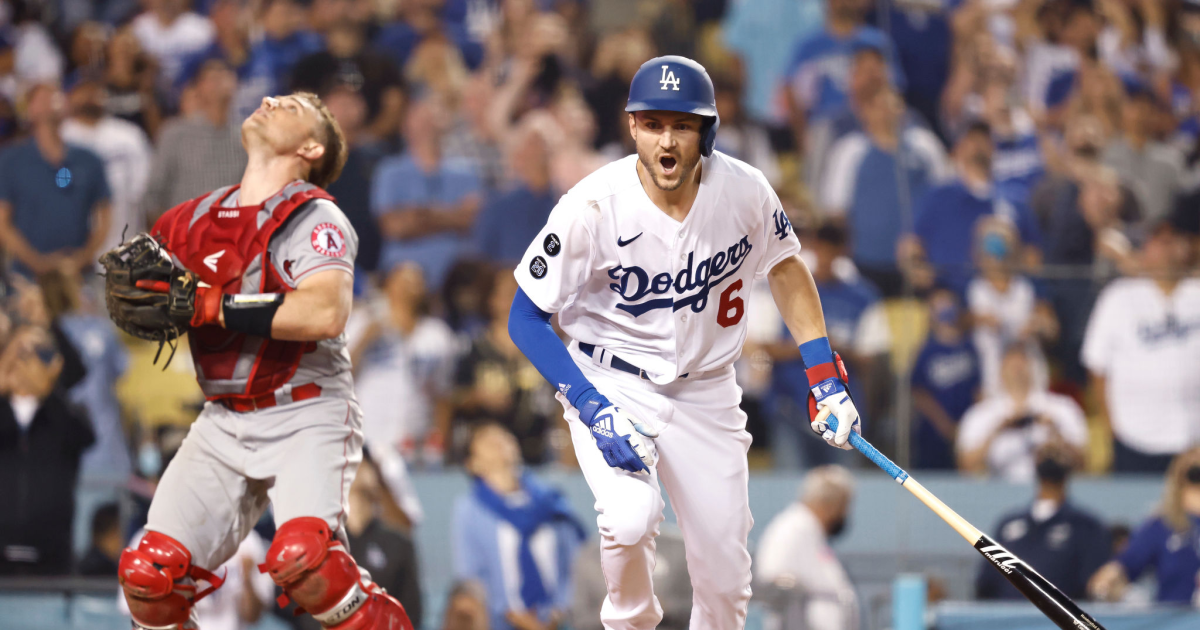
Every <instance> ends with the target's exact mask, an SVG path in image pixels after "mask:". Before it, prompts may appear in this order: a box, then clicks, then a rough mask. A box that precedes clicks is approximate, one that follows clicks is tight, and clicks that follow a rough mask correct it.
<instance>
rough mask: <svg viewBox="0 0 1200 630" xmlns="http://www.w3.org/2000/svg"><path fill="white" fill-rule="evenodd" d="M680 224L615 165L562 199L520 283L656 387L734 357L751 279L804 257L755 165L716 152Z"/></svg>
mask: <svg viewBox="0 0 1200 630" xmlns="http://www.w3.org/2000/svg"><path fill="white" fill-rule="evenodd" d="M701 159H702V164H703V166H702V171H701V179H700V190H699V192H698V194H697V195H696V200H695V202H694V203H693V204H692V209H691V211H690V212H689V213H688V215H687V217H686V218H685V219H684V220H683V221H682V222H679V221H676V220H674V219H672V218H671V217H669V216H667V215H666V213H664V212H663V211H662V210H659V209H658V207H657V206H655V205H654V203H653V202H652V201H651V200H650V198H649V197H648V196H647V195H646V192H645V190H643V189H642V184H641V181H640V180H639V179H638V175H637V169H636V164H637V160H638V157H637V156H636V155H631V156H628V157H626V158H623V159H620V160H617V161H615V162H613V163H611V164H608V165H607V166H604V167H603V168H601V169H599V170H597V171H596V172H594V173H592V174H591V175H589V176H587V177H586V178H584V180H583V181H581V182H579V184H577V185H576V186H575V187H574V188H572V189H571V190H570V191H569V192H567V194H566V195H563V197H562V199H561V200H559V202H558V205H557V206H555V208H554V211H553V212H551V213H550V219H549V220H548V221H547V222H546V226H545V227H544V228H542V231H541V233H539V234H538V236H537V238H536V239H534V242H533V243H531V244H530V246H529V249H528V250H526V252H525V256H524V258H522V260H521V264H520V265H518V266H517V269H516V272H515V274H516V277H517V282H518V283H519V284H520V285H521V288H522V289H523V290H524V291H525V293H526V294H527V295H528V296H529V298H530V299H531V300H533V303H534V304H537V306H538V307H539V308H541V309H542V310H544V311H547V312H550V313H555V312H557V313H559V320H558V321H559V325H560V326H562V328H563V330H564V331H565V332H566V333H567V334H568V335H570V336H571V337H572V338H573V339H575V340H577V341H579V342H581V343H590V344H594V345H596V346H598V347H601V348H604V349H605V350H608V351H609V352H612V353H613V354H614V355H615V356H617V357H620V358H621V359H624V360H626V361H628V362H630V363H632V364H634V365H636V366H638V367H640V368H642V369H643V370H645V371H646V372H647V376H648V377H649V378H650V380H652V381H653V382H655V383H658V384H665V383H669V382H671V381H673V380H675V379H676V378H678V377H679V376H680V375H681V374H688V373H692V374H695V373H698V372H706V371H709V370H715V369H717V368H721V367H725V366H727V365H730V364H732V363H733V362H734V361H735V360H737V358H738V355H739V354H740V353H741V351H742V343H743V342H744V341H745V338H746V328H747V327H746V322H747V318H746V308H747V305H748V303H749V299H748V298H749V295H750V290H751V286H752V284H753V282H754V281H755V280H758V279H761V278H763V277H765V276H766V274H767V272H768V271H770V269H771V268H772V267H773V266H774V265H775V264H776V263H778V262H779V261H781V260H783V259H784V258H787V257H788V256H792V255H794V254H796V253H797V252H799V251H800V241H799V240H797V239H796V235H795V234H794V233H793V232H792V226H791V223H789V222H788V219H787V216H786V215H785V214H784V212H783V206H782V205H780V203H779V198H778V197H776V195H775V192H774V191H773V190H772V189H771V186H770V184H768V183H767V180H766V178H765V177H763V174H762V173H761V172H759V171H758V170H757V169H755V168H753V167H751V166H749V165H747V164H745V163H744V162H741V161H739V160H736V159H733V158H731V157H729V156H727V155H724V154H722V153H720V152H718V151H714V152H713V154H712V155H711V156H710V157H707V158H701Z"/></svg>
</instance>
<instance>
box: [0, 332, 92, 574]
mask: <svg viewBox="0 0 1200 630" xmlns="http://www.w3.org/2000/svg"><path fill="white" fill-rule="evenodd" d="M62 368H63V358H62V356H61V355H60V354H59V352H58V350H57V349H56V347H55V343H54V339H53V337H52V336H51V335H50V333H49V332H47V331H46V330H45V329H44V328H40V327H37V326H29V325H27V326H24V327H21V328H18V329H17V330H16V331H15V332H14V333H13V334H12V336H11V338H10V339H9V340H8V345H7V346H6V347H5V348H4V350H3V353H0V395H3V399H2V400H0V505H4V506H7V507H6V509H4V510H2V511H0V575H65V574H67V573H70V571H71V566H72V558H71V524H72V522H74V514H75V486H76V482H77V480H78V472H79V462H80V459H81V458H82V455H83V451H84V450H85V449H86V448H87V447H89V446H91V444H92V442H93V441H94V440H95V436H94V435H93V433H92V427H91V425H90V423H89V422H88V419H87V416H86V415H84V414H83V413H81V412H80V411H79V410H77V409H76V408H75V407H73V406H71V405H70V404H69V402H68V400H67V398H66V396H65V394H64V392H62V391H61V389H60V388H58V387H56V381H57V380H58V378H59V374H60V373H61V372H62Z"/></svg>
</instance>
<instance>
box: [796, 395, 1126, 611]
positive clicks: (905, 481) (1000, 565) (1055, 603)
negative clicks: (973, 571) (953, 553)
mask: <svg viewBox="0 0 1200 630" xmlns="http://www.w3.org/2000/svg"><path fill="white" fill-rule="evenodd" d="M817 420H818V421H825V422H828V423H829V428H831V429H833V430H834V431H837V418H836V417H835V416H832V415H830V410H829V408H828V407H826V408H825V409H822V410H821V412H820V413H819V414H817ZM850 444H851V445H852V446H854V448H855V449H857V450H858V452H860V453H862V454H863V455H866V456H867V459H869V460H871V461H872V462H875V465H876V466H879V467H880V468H882V469H883V472H886V473H887V474H888V475H890V476H891V477H892V479H895V480H896V482H897V483H899V484H900V485H901V486H904V488H905V489H907V490H908V491H909V492H911V493H912V494H913V496H915V497H917V498H918V499H920V500H921V503H924V504H925V505H926V506H927V507H928V508H929V509H931V510H933V513H934V514H937V515H938V516H939V517H941V519H942V520H943V521H946V524H948V525H950V527H952V528H954V531H956V532H958V533H959V535H960V536H962V537H963V538H965V539H967V542H969V543H971V546H973V547H975V550H976V551H978V552H979V553H980V555H982V556H983V557H984V558H985V559H987V561H988V563H989V564H991V565H992V567H993V568H995V569H996V570H997V571H999V572H1000V573H1001V574H1003V575H1004V577H1005V579H1007V580H1008V581H1009V582H1010V583H1011V584H1012V585H1013V586H1015V587H1017V590H1018V591H1021V594H1022V595H1024V596H1025V598H1026V599H1028V600H1029V601H1031V602H1033V605H1034V606H1037V607H1038V609H1039V610H1041V611H1042V613H1043V614H1045V615H1046V616H1047V617H1049V618H1050V621H1053V622H1054V623H1055V625H1057V626H1058V627H1059V628H1063V630H1104V626H1102V625H1100V623H1099V622H1098V621H1096V620H1095V619H1093V618H1092V617H1091V615H1089V614H1087V613H1085V612H1083V610H1082V609H1080V608H1079V606H1078V605H1076V604H1075V602H1073V601H1071V598H1070V597H1067V596H1066V595H1065V594H1063V592H1062V591H1060V590H1058V587H1057V586H1055V585H1054V584H1051V583H1050V580H1047V579H1046V578H1044V577H1042V576H1041V574H1039V573H1038V572H1037V571H1034V570H1033V567H1031V566H1029V565H1028V564H1026V563H1025V561H1024V560H1021V559H1020V558H1018V557H1017V556H1016V555H1014V554H1013V553H1012V552H1011V551H1009V550H1007V549H1005V548H1004V547H1003V546H1002V545H1001V544H1000V543H998V542H996V541H995V540H993V539H992V538H991V537H990V536H988V535H987V534H985V533H983V532H981V531H979V529H977V528H976V527H975V526H974V525H972V524H970V523H969V522H967V519H965V518H963V517H961V516H959V515H958V513H957V512H955V511H954V510H952V509H950V506H948V505H946V504H945V503H942V501H941V499H939V498H937V497H936V496H934V495H933V493H932V492H930V491H929V490H926V489H925V486H922V485H921V484H920V483H918V482H917V480H916V479H913V478H912V477H911V476H909V474H908V473H907V472H905V471H904V469H903V468H900V467H899V466H897V465H896V464H895V462H893V461H892V460H890V459H888V458H887V456H886V455H884V454H883V453H880V452H879V450H878V449H876V448H875V447H874V446H872V445H871V443H870V442H868V441H867V440H866V439H865V438H863V436H861V435H859V434H857V433H851V434H850Z"/></svg>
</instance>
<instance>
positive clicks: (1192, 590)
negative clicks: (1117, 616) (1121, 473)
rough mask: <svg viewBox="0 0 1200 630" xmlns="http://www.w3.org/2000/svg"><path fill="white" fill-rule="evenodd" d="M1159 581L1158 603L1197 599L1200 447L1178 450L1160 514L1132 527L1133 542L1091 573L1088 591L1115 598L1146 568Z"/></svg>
mask: <svg viewBox="0 0 1200 630" xmlns="http://www.w3.org/2000/svg"><path fill="white" fill-rule="evenodd" d="M1151 568H1152V569H1153V570H1154V577H1155V578H1156V580H1157V581H1158V593H1157V595H1156V596H1155V598H1154V599H1155V601H1158V602H1160V603H1171V604H1183V605H1185V606H1190V605H1192V604H1193V603H1194V602H1195V597H1196V590H1197V579H1196V578H1197V575H1200V448H1193V449H1191V450H1190V451H1186V452H1184V453H1180V454H1179V455H1178V456H1177V457H1176V458H1175V460H1174V461H1173V462H1172V463H1171V467H1170V468H1169V469H1168V470H1167V478H1166V483H1165V484H1164V487H1163V503H1162V513H1161V514H1159V515H1158V516H1155V517H1154V518H1151V519H1150V520H1148V521H1146V522H1145V523H1143V524H1142V525H1141V526H1140V527H1138V528H1137V529H1136V530H1134V532H1133V535H1132V536H1131V537H1130V539H1129V545H1128V546H1126V547H1125V549H1124V550H1123V551H1121V552H1120V553H1119V554H1117V557H1116V558H1115V559H1113V561H1112V562H1109V563H1108V564H1106V565H1104V566H1103V567H1101V568H1100V570H1099V571H1098V572H1097V573H1096V575H1095V576H1093V577H1092V579H1091V582H1090V583H1089V584H1088V592H1089V593H1091V595H1092V596H1093V597H1095V598H1097V599H1105V600H1110V601H1117V600H1119V599H1121V597H1122V595H1123V594H1124V591H1125V587H1126V585H1128V583H1129V582H1130V581H1131V580H1136V579H1138V577H1140V576H1141V575H1142V573H1144V572H1145V571H1146V570H1147V569H1151Z"/></svg>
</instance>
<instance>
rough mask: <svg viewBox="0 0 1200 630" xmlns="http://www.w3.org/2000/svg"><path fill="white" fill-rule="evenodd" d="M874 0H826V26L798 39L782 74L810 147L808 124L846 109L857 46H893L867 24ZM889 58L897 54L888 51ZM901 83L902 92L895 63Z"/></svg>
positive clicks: (799, 132)
mask: <svg viewBox="0 0 1200 630" xmlns="http://www.w3.org/2000/svg"><path fill="white" fill-rule="evenodd" d="M869 5H870V0H826V6H825V28H824V29H822V30H821V31H818V32H816V33H813V34H812V35H808V36H806V37H804V38H802V39H801V40H800V41H798V42H796V45H795V47H794V48H793V49H792V54H791V61H789V62H788V65H787V70H786V71H785V72H784V77H783V100H784V103H786V105H787V112H788V116H789V118H790V120H791V124H792V129H793V131H794V133H795V134H796V144H797V145H798V146H799V147H801V148H802V149H803V148H804V146H805V137H806V135H807V128H808V127H809V125H810V124H811V123H813V122H815V121H820V120H824V119H828V118H830V117H832V116H834V115H836V114H837V113H839V112H841V111H844V110H846V109H847V108H848V107H849V103H848V101H847V98H846V87H847V85H846V83H847V78H848V76H849V74H850V64H851V62H852V61H853V57H854V53H855V51H856V50H857V47H858V46H861V45H864V44H866V45H869V46H871V47H875V48H879V49H881V50H888V49H890V48H891V40H890V39H888V36H887V35H885V34H884V33H883V31H880V30H879V29H876V28H874V27H871V26H867V25H866V24H865V17H866V12H867V8H868V6H869ZM885 57H887V58H889V59H890V58H893V56H892V55H890V54H886V55H885ZM892 74H893V75H894V78H895V83H896V85H898V86H900V89H901V90H903V87H904V80H903V75H902V74H901V73H900V71H899V69H897V68H895V67H894V66H893V67H892Z"/></svg>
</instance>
